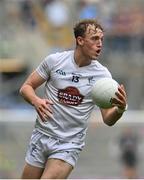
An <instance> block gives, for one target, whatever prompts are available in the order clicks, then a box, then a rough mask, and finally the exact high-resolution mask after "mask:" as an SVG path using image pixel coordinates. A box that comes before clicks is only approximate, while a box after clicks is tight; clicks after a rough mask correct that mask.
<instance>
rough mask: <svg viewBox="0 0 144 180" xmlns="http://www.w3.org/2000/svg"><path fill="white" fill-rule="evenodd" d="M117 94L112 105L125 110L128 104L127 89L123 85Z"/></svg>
mask: <svg viewBox="0 0 144 180" xmlns="http://www.w3.org/2000/svg"><path fill="white" fill-rule="evenodd" d="M115 94H116V97H115V98H113V99H112V105H113V106H118V107H120V108H121V109H124V108H125V107H126V104H127V95H126V91H125V88H124V86H123V85H122V84H121V85H120V86H119V87H118V91H117V92H116V93H115Z"/></svg>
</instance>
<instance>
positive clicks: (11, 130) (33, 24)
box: [0, 0, 144, 179]
mask: <svg viewBox="0 0 144 180" xmlns="http://www.w3.org/2000/svg"><path fill="white" fill-rule="evenodd" d="M143 8H144V1H143V0H137V1H135V0H72V1H71V0H0V178H20V175H21V172H22V168H23V165H24V157H25V152H26V147H27V144H28V141H29V138H30V135H31V131H32V129H33V126H34V121H35V117H36V114H35V112H34V109H33V108H32V107H31V106H30V105H28V104H27V103H26V102H24V100H23V99H22V98H21V97H20V95H19V88H20V86H21V84H22V83H23V81H24V79H25V78H26V77H27V75H28V74H29V73H30V72H31V71H32V70H33V69H34V68H35V67H37V65H38V64H39V63H40V62H41V61H42V59H43V58H44V57H45V56H46V55H47V54H49V53H52V52H56V51H62V50H64V49H71V48H73V47H74V41H73V31H72V27H73V24H74V23H75V21H77V20H79V19H82V18H87V17H93V18H98V19H99V20H100V21H101V23H102V24H103V26H104V29H105V40H104V49H103V53H102V55H101V57H100V61H102V63H103V64H104V65H106V66H107V67H108V68H109V70H110V71H111V72H112V74H113V77H114V78H115V79H116V80H117V81H118V82H120V83H123V84H124V85H125V86H126V91H127V94H128V103H129V110H128V111H127V112H126V113H125V115H124V116H123V117H122V119H121V120H120V121H119V122H118V123H117V124H116V125H115V126H114V127H106V126H105V125H104V124H103V123H102V122H101V117H100V114H99V113H98V112H97V114H96V115H94V114H92V116H91V121H90V125H89V126H90V127H89V130H88V135H87V139H86V148H85V149H84V151H83V152H82V154H81V156H80V159H79V161H78V164H77V167H76V169H75V170H74V171H73V173H72V174H71V176H70V178H77V179H80V178H88V179H90V178H95V179H96V178H122V172H121V171H122V169H121V168H122V167H121V165H120V162H119V157H118V147H117V145H116V144H115V143H114V142H115V139H116V138H117V137H118V135H119V134H121V133H122V132H123V129H124V128H126V127H130V128H131V129H133V130H134V131H135V132H136V133H138V134H139V135H140V137H141V141H140V146H139V156H140V158H139V159H140V162H139V167H138V171H139V175H140V177H144V171H143V169H144V158H143V154H142V149H143V147H144V146H143V144H144V142H143V137H144V123H143V120H144V98H143V97H144V91H143V89H144V78H143V74H144V60H143V55H144V23H143V21H144V11H143ZM37 93H38V94H39V95H42V94H43V92H42V89H39V90H38V92H37ZM116 147H117V148H116Z"/></svg>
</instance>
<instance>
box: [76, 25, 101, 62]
mask: <svg viewBox="0 0 144 180" xmlns="http://www.w3.org/2000/svg"><path fill="white" fill-rule="evenodd" d="M103 36H104V34H103V31H102V30H101V29H99V28H96V29H95V26H94V25H89V26H88V27H87V30H86V33H85V36H84V37H79V38H80V39H79V40H80V46H81V51H82V53H83V55H84V56H85V57H86V58H89V59H93V60H94V59H97V57H98V56H99V55H100V52H101V49H102V43H103Z"/></svg>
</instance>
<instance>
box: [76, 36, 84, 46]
mask: <svg viewBox="0 0 144 180" xmlns="http://www.w3.org/2000/svg"><path fill="white" fill-rule="evenodd" d="M77 44H78V45H80V46H83V44H84V40H83V38H82V37H81V36H78V37H77Z"/></svg>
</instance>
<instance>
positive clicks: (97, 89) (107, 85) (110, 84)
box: [92, 78, 118, 108]
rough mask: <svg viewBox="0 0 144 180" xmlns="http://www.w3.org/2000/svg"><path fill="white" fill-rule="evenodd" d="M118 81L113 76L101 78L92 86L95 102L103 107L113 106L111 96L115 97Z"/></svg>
mask: <svg viewBox="0 0 144 180" xmlns="http://www.w3.org/2000/svg"><path fill="white" fill-rule="evenodd" d="M117 90H118V83H117V82H116V81H115V80H114V79H111V78H101V79H100V80H98V81H96V83H95V84H94V86H93V88H92V99H93V102H94V103H95V104H96V105H97V106H99V107H101V108H110V107H112V104H111V98H113V97H115V92H116V91H117Z"/></svg>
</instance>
